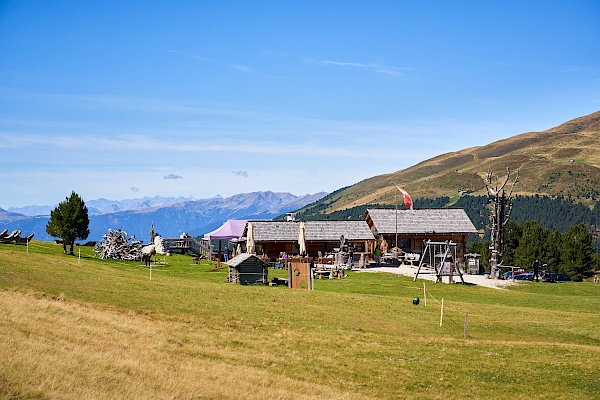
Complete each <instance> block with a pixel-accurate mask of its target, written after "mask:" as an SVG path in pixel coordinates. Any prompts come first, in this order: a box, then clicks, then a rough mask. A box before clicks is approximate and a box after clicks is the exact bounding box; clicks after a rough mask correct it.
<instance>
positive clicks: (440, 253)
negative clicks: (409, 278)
mask: <svg viewBox="0 0 600 400" xmlns="http://www.w3.org/2000/svg"><path fill="white" fill-rule="evenodd" d="M456 245H457V243H454V242H452V241H451V240H447V241H445V242H432V241H431V240H427V241H425V250H424V251H423V255H422V256H421V259H420V261H419V268H418V269H417V272H416V273H415V278H414V279H413V281H416V280H417V278H418V277H419V274H422V275H432V274H435V275H436V281H435V282H436V283H437V282H442V278H443V277H444V276H447V277H448V281H449V283H452V282H453V278H454V277H455V276H459V277H460V280H461V282H462V283H463V285H464V284H465V280H464V279H463V273H462V271H461V269H460V268H459V267H458V266H457V265H456ZM422 269H423V270H424V271H421V270H422Z"/></svg>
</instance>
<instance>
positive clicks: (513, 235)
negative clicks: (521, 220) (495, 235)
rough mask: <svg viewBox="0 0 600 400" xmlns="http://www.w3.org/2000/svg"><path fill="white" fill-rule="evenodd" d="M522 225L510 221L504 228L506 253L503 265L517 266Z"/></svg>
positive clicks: (503, 256)
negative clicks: (516, 259) (516, 255)
mask: <svg viewBox="0 0 600 400" xmlns="http://www.w3.org/2000/svg"><path fill="white" fill-rule="evenodd" d="M521 234H522V229H521V225H519V224H517V223H516V222H515V221H512V220H510V221H508V223H507V224H506V227H504V253H502V264H503V265H515V251H516V250H517V248H518V247H519V241H520V240H521Z"/></svg>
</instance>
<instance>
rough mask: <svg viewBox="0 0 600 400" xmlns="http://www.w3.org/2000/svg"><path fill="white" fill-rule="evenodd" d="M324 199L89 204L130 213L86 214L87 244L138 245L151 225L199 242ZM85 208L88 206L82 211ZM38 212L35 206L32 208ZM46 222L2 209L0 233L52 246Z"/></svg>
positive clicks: (265, 195) (262, 196) (259, 195)
mask: <svg viewBox="0 0 600 400" xmlns="http://www.w3.org/2000/svg"><path fill="white" fill-rule="evenodd" d="M325 195H326V193H324V192H321V193H315V194H312V195H303V196H295V195H293V194H290V193H274V192H269V191H268V192H254V193H242V194H236V195H233V196H230V197H214V198H210V199H200V200H191V201H183V202H177V203H174V204H171V201H172V200H173V198H171V199H170V200H169V199H166V198H165V200H164V201H165V202H167V203H169V204H168V205H166V206H158V207H150V206H149V205H150V203H151V202H153V203H161V202H162V200H160V198H152V199H146V200H144V201H134V200H127V201H126V202H125V203H120V202H114V201H111V200H106V199H100V200H91V201H89V203H90V204H96V205H97V204H104V205H105V206H106V207H113V206H114V205H115V204H120V206H122V207H126V206H127V205H129V207H134V206H133V205H134V204H135V205H137V208H133V209H129V210H126V211H118V212H112V213H101V214H97V213H96V214H94V213H92V212H91V211H90V236H89V237H88V240H91V241H97V240H100V239H101V238H102V235H104V234H105V233H106V232H107V231H108V229H117V228H119V229H123V230H124V231H125V232H127V233H128V234H129V235H135V236H136V237H137V238H139V239H141V240H149V231H150V227H151V226H152V225H153V224H154V227H155V229H156V232H157V233H158V234H160V235H161V236H163V237H178V236H179V235H181V234H182V233H184V232H185V233H188V234H190V235H192V236H200V235H203V234H204V233H207V232H210V231H212V230H214V229H216V228H218V227H219V226H221V224H222V223H223V222H225V221H227V220H228V219H271V218H273V217H276V216H278V215H280V214H283V213H286V212H290V211H294V210H297V209H299V208H302V207H304V206H305V205H306V204H309V203H312V202H315V201H317V200H319V199H320V198H322V197H323V196H325ZM87 204H88V202H86V205H87ZM36 207H39V206H36ZM47 223H48V216H33V217H32V216H26V215H23V214H19V213H14V212H10V211H5V210H2V209H0V230H3V229H8V230H9V231H12V230H14V229H19V230H21V231H22V234H24V235H28V234H30V233H34V234H35V239H38V240H52V239H53V238H52V237H50V236H49V235H48V234H47V233H46V224H47Z"/></svg>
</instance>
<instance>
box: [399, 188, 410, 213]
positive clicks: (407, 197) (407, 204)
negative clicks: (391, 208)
mask: <svg viewBox="0 0 600 400" xmlns="http://www.w3.org/2000/svg"><path fill="white" fill-rule="evenodd" d="M396 187H397V188H398V190H399V191H400V193H402V195H403V196H404V207H406V209H407V210H412V209H413V202H412V199H411V198H410V195H409V194H408V193H407V192H406V190H404V189H402V188H401V187H400V186H398V185H396Z"/></svg>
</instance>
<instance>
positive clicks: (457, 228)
mask: <svg viewBox="0 0 600 400" xmlns="http://www.w3.org/2000/svg"><path fill="white" fill-rule="evenodd" d="M364 220H365V221H366V222H367V224H368V225H369V228H370V229H371V232H373V234H374V235H375V236H376V237H378V238H383V239H384V240H385V241H386V242H387V243H388V244H389V246H390V247H396V245H397V247H398V248H400V249H402V250H403V251H405V252H408V253H422V251H423V247H424V241H426V240H431V241H434V242H445V241H452V242H454V243H457V246H458V248H457V251H458V254H459V255H460V258H461V259H462V256H463V254H464V253H466V246H467V237H468V235H471V234H477V229H475V226H474V225H473V223H472V222H471V220H470V219H469V217H468V216H467V213H466V212H465V211H464V210H463V209H459V208H444V209H421V210H394V209H376V208H370V209H367V211H366V213H365V216H364Z"/></svg>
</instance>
